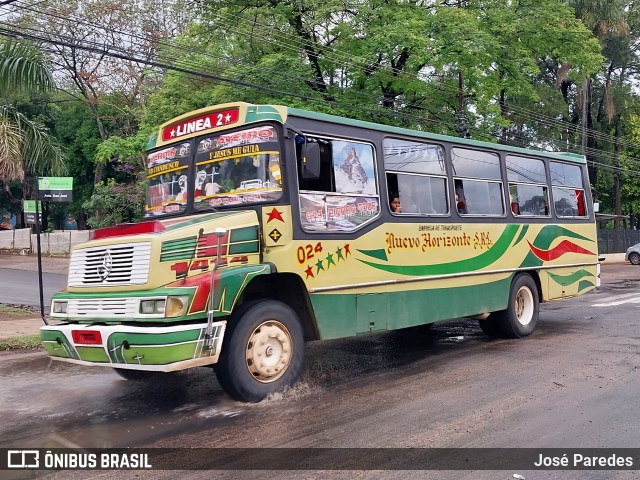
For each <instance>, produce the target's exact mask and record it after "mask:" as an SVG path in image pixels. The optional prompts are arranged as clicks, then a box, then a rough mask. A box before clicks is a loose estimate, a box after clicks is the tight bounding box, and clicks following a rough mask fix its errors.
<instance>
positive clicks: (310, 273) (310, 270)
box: [304, 265, 316, 278]
mask: <svg viewBox="0 0 640 480" xmlns="http://www.w3.org/2000/svg"><path fill="white" fill-rule="evenodd" d="M304 273H306V274H307V278H309V277H311V278H316V277H315V276H314V275H313V267H312V266H311V265H309V266H308V268H307V269H306V270H305V271H304Z"/></svg>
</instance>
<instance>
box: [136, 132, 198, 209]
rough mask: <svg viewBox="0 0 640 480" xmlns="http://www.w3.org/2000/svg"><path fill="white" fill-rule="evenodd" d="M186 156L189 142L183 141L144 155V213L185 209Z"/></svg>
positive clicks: (186, 194)
mask: <svg viewBox="0 0 640 480" xmlns="http://www.w3.org/2000/svg"><path fill="white" fill-rule="evenodd" d="M189 159H190V144H189V143H186V142H185V143H182V144H179V145H174V146H171V147H168V148H163V149H161V150H156V151H154V152H150V153H149V154H148V155H147V162H146V163H147V195H146V201H145V207H144V216H145V217H153V216H158V215H165V214H172V213H182V212H184V211H185V210H186V206H187V200H188V181H187V174H188V171H189Z"/></svg>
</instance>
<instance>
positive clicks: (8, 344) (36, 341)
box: [0, 335, 42, 352]
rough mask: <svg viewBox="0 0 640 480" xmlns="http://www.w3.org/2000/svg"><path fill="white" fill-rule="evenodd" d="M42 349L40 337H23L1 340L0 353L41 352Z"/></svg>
mask: <svg viewBox="0 0 640 480" xmlns="http://www.w3.org/2000/svg"><path fill="white" fill-rule="evenodd" d="M39 349H42V344H41V343H40V335H23V336H21V337H12V338H4V339H2V338H0V351H3V352H6V351H8V350H39Z"/></svg>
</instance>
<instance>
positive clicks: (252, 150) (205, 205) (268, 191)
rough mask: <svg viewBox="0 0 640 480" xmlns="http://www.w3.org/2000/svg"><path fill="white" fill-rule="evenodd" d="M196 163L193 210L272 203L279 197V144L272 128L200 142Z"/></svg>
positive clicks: (215, 136)
mask: <svg viewBox="0 0 640 480" xmlns="http://www.w3.org/2000/svg"><path fill="white" fill-rule="evenodd" d="M195 163H196V174H195V179H194V182H195V183H194V201H195V208H196V210H207V209H210V208H211V207H214V208H215V207H220V206H226V205H240V204H246V203H259V202H267V201H273V200H277V199H278V198H280V196H281V195H282V175H281V166H280V144H279V143H278V135H277V132H276V130H275V128H274V127H272V126H261V127H256V128H250V129H246V130H241V131H238V132H234V133H230V134H222V135H214V136H209V137H206V138H203V139H202V140H200V142H198V144H197V148H196V158H195Z"/></svg>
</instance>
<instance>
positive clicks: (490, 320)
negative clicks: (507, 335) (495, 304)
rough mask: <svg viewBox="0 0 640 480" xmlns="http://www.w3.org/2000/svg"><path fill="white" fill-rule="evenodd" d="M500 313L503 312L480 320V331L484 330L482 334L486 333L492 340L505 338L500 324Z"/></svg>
mask: <svg viewBox="0 0 640 480" xmlns="http://www.w3.org/2000/svg"><path fill="white" fill-rule="evenodd" d="M500 313H502V312H495V313H491V314H489V316H488V317H487V318H485V319H484V320H478V325H480V329H481V330H482V333H484V334H485V335H487V336H489V337H491V338H504V335H502V331H501V329H500V324H499V322H500V315H499V314H500Z"/></svg>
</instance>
